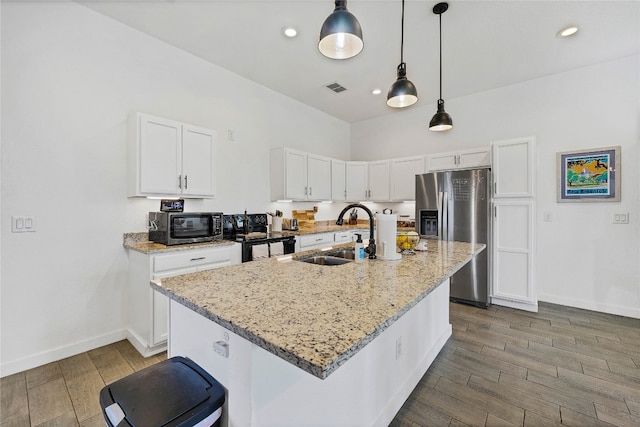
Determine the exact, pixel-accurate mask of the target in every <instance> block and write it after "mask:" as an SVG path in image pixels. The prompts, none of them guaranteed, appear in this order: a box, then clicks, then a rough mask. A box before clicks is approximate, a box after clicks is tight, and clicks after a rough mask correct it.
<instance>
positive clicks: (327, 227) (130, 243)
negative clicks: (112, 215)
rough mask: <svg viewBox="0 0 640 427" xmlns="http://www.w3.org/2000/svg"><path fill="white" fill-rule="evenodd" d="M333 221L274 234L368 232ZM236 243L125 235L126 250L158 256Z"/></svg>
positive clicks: (362, 225)
mask: <svg viewBox="0 0 640 427" xmlns="http://www.w3.org/2000/svg"><path fill="white" fill-rule="evenodd" d="M330 222H331V221H325V222H324V223H322V222H319V223H318V225H316V226H315V227H309V228H301V229H299V230H297V231H290V230H283V231H281V232H277V233H272V235H273V234H279V235H282V236H301V235H303V234H317V233H329V232H336V231H346V230H364V229H366V230H368V229H369V222H368V221H365V222H362V223H358V225H346V224H345V225H335V224H330ZM413 230H414V228H413V227H398V231H413ZM234 243H235V242H233V241H231V240H217V241H215V242H205V243H188V244H184V245H172V246H167V245H163V244H162V243H155V242H150V241H149V233H148V232H146V231H144V232H134V233H124V235H123V243H122V244H123V246H124V247H125V248H126V249H132V250H134V251H137V252H142V253H143V254H157V253H163V252H176V251H189V250H192V249H200V248H206V247H210V246H219V245H232V244H234Z"/></svg>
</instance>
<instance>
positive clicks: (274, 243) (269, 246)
mask: <svg viewBox="0 0 640 427" xmlns="http://www.w3.org/2000/svg"><path fill="white" fill-rule="evenodd" d="M295 249H296V239H295V237H284V238H280V239H260V240H253V241H248V242H243V243H242V262H248V261H254V260H258V259H262V258H269V257H272V256H278V255H286V254H292V253H294V252H295Z"/></svg>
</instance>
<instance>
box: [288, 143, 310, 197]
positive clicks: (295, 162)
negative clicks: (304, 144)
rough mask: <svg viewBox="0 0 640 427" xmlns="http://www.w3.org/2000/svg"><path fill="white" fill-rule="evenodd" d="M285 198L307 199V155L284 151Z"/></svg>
mask: <svg viewBox="0 0 640 427" xmlns="http://www.w3.org/2000/svg"><path fill="white" fill-rule="evenodd" d="M284 167H285V172H284V185H285V197H286V198H287V199H291V200H306V198H307V153H304V152H302V151H294V150H288V149H287V150H285V161H284Z"/></svg>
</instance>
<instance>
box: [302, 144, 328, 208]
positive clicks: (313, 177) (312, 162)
mask: <svg viewBox="0 0 640 427" xmlns="http://www.w3.org/2000/svg"><path fill="white" fill-rule="evenodd" d="M307 199H308V200H331V159H329V158H328V157H322V156H317V155H315V154H307Z"/></svg>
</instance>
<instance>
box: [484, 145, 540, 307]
mask: <svg viewBox="0 0 640 427" xmlns="http://www.w3.org/2000/svg"><path fill="white" fill-rule="evenodd" d="M534 150H535V138H534V137H525V138H518V139H510V140H504V141H493V142H492V143H491V151H492V175H493V180H494V189H493V190H494V191H493V252H492V259H493V262H492V263H493V269H492V286H491V287H492V291H491V302H492V303H493V304H497V305H504V306H508V307H513V308H517V309H522V310H529V311H537V310H538V302H537V296H536V282H535V276H534V272H535V206H536V204H535V187H534V184H533V183H534V182H535V168H534V167H533V164H534V163H533V162H534Z"/></svg>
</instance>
